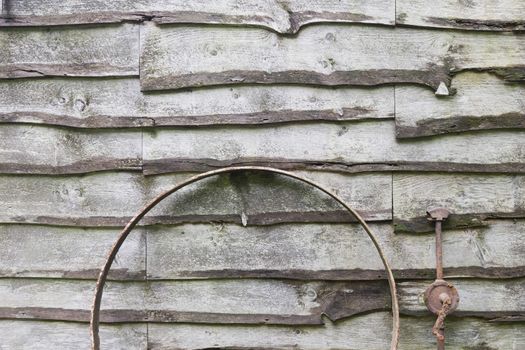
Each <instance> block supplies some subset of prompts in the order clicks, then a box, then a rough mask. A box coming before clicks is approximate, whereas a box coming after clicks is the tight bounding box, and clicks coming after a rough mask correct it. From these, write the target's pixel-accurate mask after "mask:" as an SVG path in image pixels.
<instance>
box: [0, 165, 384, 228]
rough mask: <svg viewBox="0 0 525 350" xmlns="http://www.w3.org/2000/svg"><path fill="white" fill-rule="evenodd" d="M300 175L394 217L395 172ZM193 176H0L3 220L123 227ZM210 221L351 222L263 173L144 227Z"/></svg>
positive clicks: (206, 193) (204, 191)
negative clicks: (141, 211)
mask: <svg viewBox="0 0 525 350" xmlns="http://www.w3.org/2000/svg"><path fill="white" fill-rule="evenodd" d="M299 174H302V175H304V176H306V177H308V178H311V179H313V180H314V181H318V182H319V183H321V184H324V185H325V186H327V187H328V188H331V189H332V190H333V191H334V192H336V193H338V194H339V195H340V196H341V197H342V198H343V199H345V200H347V201H348V203H349V205H351V206H353V207H354V208H355V209H356V210H358V211H359V212H360V213H361V214H362V215H364V217H366V218H367V220H373V221H376V220H390V219H391V218H392V207H391V203H392V177H391V175H390V174H366V175H365V174H363V175H344V174H337V173H326V172H318V173H316V172H302V173H299ZM191 175H193V174H186V173H178V174H170V175H162V176H154V177H144V176H142V175H141V174H140V173H129V172H120V173H113V172H104V173H97V174H90V175H83V176H77V175H75V176H73V175H70V176H66V177H60V176H13V175H4V176H2V177H0V179H1V180H0V196H1V198H2V199H3V200H2V202H1V203H0V222H4V223H41V224H54V225H79V226H124V225H125V224H126V222H127V221H128V220H129V219H130V218H131V216H132V215H134V214H135V213H136V212H138V210H139V209H140V208H142V207H143V206H144V205H146V203H147V202H149V201H150V200H151V199H153V198H154V197H156V196H157V195H159V194H160V193H162V192H164V191H166V190H168V189H170V188H172V187H174V186H175V185H176V184H178V183H179V182H181V181H183V180H186V179H187V178H189V177H190V176H191ZM50 203H51V205H50ZM210 221H223V222H235V223H239V224H240V223H243V224H246V225H251V224H272V223H278V222H305V221H306V222H311V221H314V222H315V221H324V222H341V221H344V222H348V221H353V218H352V217H351V215H350V214H348V213H347V212H346V211H344V209H343V208H342V207H340V206H339V205H337V204H336V203H335V202H334V201H333V200H332V199H330V198H329V197H328V196H326V195H323V194H321V193H320V192H319V191H317V190H315V189H313V188H311V187H309V186H307V185H302V184H300V183H299V182H297V181H294V180H287V179H283V178H282V177H276V176H269V175H268V174H261V173H237V174H232V175H225V176H220V177H214V178H210V179H207V180H203V181H201V182H199V183H197V184H194V185H191V186H189V187H188V188H186V189H184V190H182V191H181V192H178V193H177V194H174V195H172V196H170V197H168V198H167V199H166V200H164V201H163V202H162V203H161V204H159V205H158V206H157V207H156V208H155V209H154V210H153V211H152V212H150V213H149V214H148V215H147V216H146V217H145V218H144V219H143V221H142V222H141V223H142V224H155V223H164V224H169V223H181V222H210Z"/></svg>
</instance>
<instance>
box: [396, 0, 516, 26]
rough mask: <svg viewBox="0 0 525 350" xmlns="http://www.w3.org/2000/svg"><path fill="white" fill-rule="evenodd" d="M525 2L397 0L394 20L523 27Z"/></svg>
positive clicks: (414, 23) (417, 24)
mask: <svg viewBox="0 0 525 350" xmlns="http://www.w3.org/2000/svg"><path fill="white" fill-rule="evenodd" d="M524 13H525V3H523V1H519V0H518V1H516V0H499V1H468V0H467V1H456V0H438V1H433V2H432V4H429V2H428V1H424V0H417V1H409V0H398V1H397V2H396V23H398V24H406V25H411V26H422V27H438V28H458V29H467V30H496V31H508V30H523V29H525V15H524Z"/></svg>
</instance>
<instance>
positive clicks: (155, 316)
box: [0, 279, 525, 325]
mask: <svg viewBox="0 0 525 350" xmlns="http://www.w3.org/2000/svg"><path fill="white" fill-rule="evenodd" d="M448 281H449V282H450V283H452V284H453V285H454V286H455V287H456V288H457V289H458V290H459V291H460V295H461V303H460V304H459V306H458V309H457V310H456V311H455V312H454V316H455V317H465V316H476V317H481V318H486V319H492V320H494V319H495V320H507V321H508V320H509V319H511V320H517V319H518V318H521V319H522V320H523V319H525V305H524V304H523V300H522V299H523V298H522V295H523V293H524V291H523V288H524V286H525V284H524V283H523V280H522V279H517V280H516V279H514V280H510V281H501V280H493V281H486V280H448ZM430 283H431V282H430V281H417V282H414V281H411V282H401V283H399V284H398V291H399V303H400V311H401V313H402V314H404V315H418V316H428V315H429V312H428V310H427V308H426V306H425V304H424V301H423V294H424V291H425V289H426V288H427V286H428V285H429V284H430ZM93 287H94V282H93V281H75V280H70V281H64V280H38V279H36V280H35V279H0V292H1V293H2V300H0V318H2V319H39V320H55V321H74V322H88V321H89V313H90V310H91V302H92V298H93ZM487 300H491V302H490V303H487V302H486V301H487ZM390 308H391V302H390V294H389V288H388V284H387V282H386V281H366V282H365V281H353V282H328V281H317V282H306V281H297V282H296V281H281V280H251V279H242V280H207V281H184V282H181V281H177V282H175V281H155V282H127V283H122V282H120V283H119V282H110V283H108V284H107V285H106V286H105V289H104V296H103V306H102V312H101V321H102V322H104V323H116V322H118V323H122V322H146V321H148V322H163V323H218V324H239V323H243V324H283V325H307V324H311V325H316V324H318V325H320V324H323V323H324V322H323V319H322V315H326V316H327V317H328V318H329V319H330V320H332V321H337V320H340V319H344V318H348V317H351V316H355V315H359V314H363V313H369V312H373V311H388V310H389V309H390Z"/></svg>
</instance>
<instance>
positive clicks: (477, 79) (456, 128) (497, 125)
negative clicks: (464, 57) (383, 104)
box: [396, 72, 525, 138]
mask: <svg viewBox="0 0 525 350" xmlns="http://www.w3.org/2000/svg"><path fill="white" fill-rule="evenodd" d="M452 89H456V90H457V94H455V95H454V96H450V97H442V98H439V99H436V97H435V96H434V94H433V93H432V92H431V91H427V90H425V89H423V88H418V87H415V86H397V87H396V135H397V137H401V138H405V137H420V136H429V135H437V134H445V133H453V132H461V131H468V130H482V129H512V128H514V129H517V128H522V129H523V128H525V85H523V84H511V83H508V82H504V81H503V80H501V79H500V78H498V77H496V76H494V75H491V74H488V73H473V72H466V73H461V74H459V75H458V76H457V77H455V78H454V80H453V82H452Z"/></svg>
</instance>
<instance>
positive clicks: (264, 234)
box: [147, 220, 525, 280]
mask: <svg viewBox="0 0 525 350" xmlns="http://www.w3.org/2000/svg"><path fill="white" fill-rule="evenodd" d="M524 225H525V222H524V221H522V220H520V221H516V222H513V221H506V220H501V221H491V222H490V225H489V226H487V227H482V228H472V229H462V230H447V231H446V232H445V234H444V241H443V245H444V248H443V250H444V258H443V259H444V267H445V274H446V276H447V277H454V276H455V277H488V278H506V277H519V276H523V275H525V269H524V264H523V258H522V257H523V254H524V252H525V248H524V243H523V242H524V241H525V240H524V234H525V229H524V227H525V226H524ZM371 228H372V231H373V232H374V233H375V235H376V236H377V237H378V240H379V242H380V245H381V248H382V249H383V250H384V251H385V255H386V257H387V259H388V261H389V263H390V265H391V267H392V268H393V270H394V275H395V276H396V277H397V278H401V279H406V278H412V279H421V278H433V277H434V276H435V250H434V236H433V235H411V234H396V233H394V232H393V228H392V225H391V224H374V225H372V226H371ZM147 231H148V257H147V260H148V276H149V278H150V279H191V278H230V277H235V278H237V277H265V278H291V279H328V280H344V279H358V280H374V279H381V278H385V273H384V267H383V265H382V263H381V261H380V259H379V256H378V254H377V251H376V250H375V248H374V246H373V245H372V242H371V241H370V239H369V238H368V236H367V235H366V234H365V232H364V231H363V230H362V229H361V228H360V227H359V226H357V225H312V224H308V225H304V224H303V225H298V224H295V225H277V226H269V227H246V228H241V227H239V226H235V225H215V226H210V225H183V226H171V227H163V226H156V227H149V228H148V229H147ZM174 256H176V257H177V258H173V257H174Z"/></svg>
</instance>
